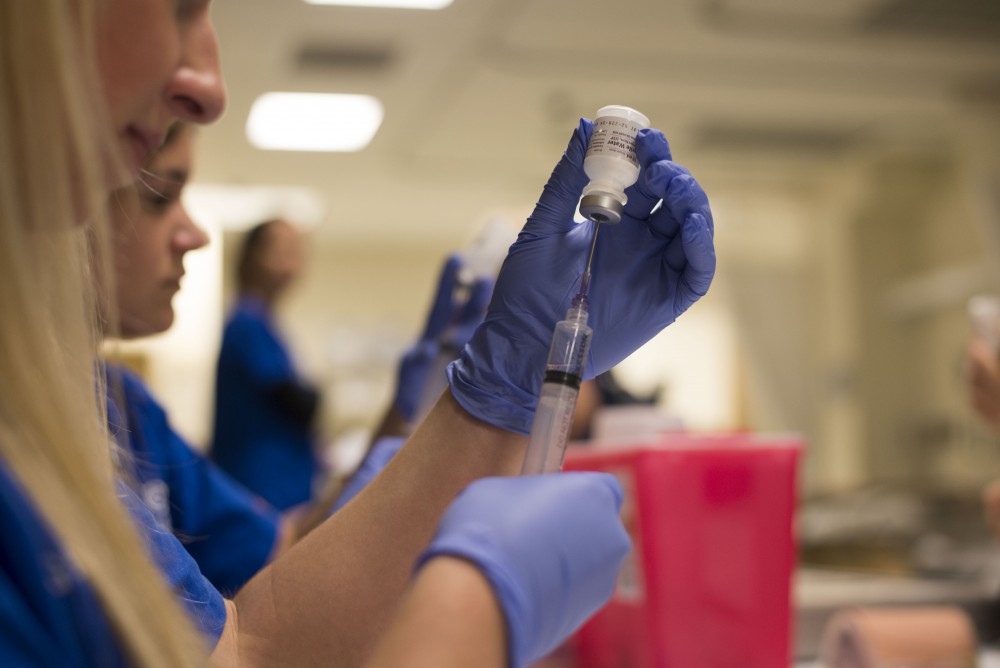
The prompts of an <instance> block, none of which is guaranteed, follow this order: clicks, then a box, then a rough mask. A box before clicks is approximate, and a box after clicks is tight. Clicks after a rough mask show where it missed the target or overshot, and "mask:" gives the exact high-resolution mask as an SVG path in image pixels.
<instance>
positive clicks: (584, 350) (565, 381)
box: [521, 308, 592, 475]
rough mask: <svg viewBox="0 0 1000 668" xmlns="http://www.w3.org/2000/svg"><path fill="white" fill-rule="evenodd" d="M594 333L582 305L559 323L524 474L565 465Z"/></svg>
mask: <svg viewBox="0 0 1000 668" xmlns="http://www.w3.org/2000/svg"><path fill="white" fill-rule="evenodd" d="M591 334H592V331H591V329H590V327H588V326H587V312H586V311H585V310H584V309H582V308H571V309H570V311H569V313H568V314H567V315H566V319H565V320H560V321H559V322H557V323H556V327H555V331H554V332H553V334H552V346H551V347H550V348H549V359H548V363H547V364H546V367H545V378H544V380H543V382H542V392H541V394H540V396H539V398H538V407H537V408H536V409H535V419H534V421H533V422H532V423H531V435H530V437H529V440H528V453H527V455H526V456H525V458H524V466H523V467H522V468H521V475H537V474H541V473H551V472H554V471H558V470H559V469H560V468H562V460H563V455H564V454H565V452H566V443H567V442H568V441H569V434H570V428H571V427H572V424H573V412H574V411H575V409H576V397H577V395H578V394H579V393H580V381H581V379H582V378H583V371H584V368H585V367H586V364H587V354H588V353H589V352H590V337H591Z"/></svg>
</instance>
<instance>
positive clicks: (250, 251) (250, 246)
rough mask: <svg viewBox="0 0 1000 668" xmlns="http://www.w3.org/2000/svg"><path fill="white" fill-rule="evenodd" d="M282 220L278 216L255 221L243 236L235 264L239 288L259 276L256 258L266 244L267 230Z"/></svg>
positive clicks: (252, 282) (252, 281)
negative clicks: (258, 221) (260, 221)
mask: <svg viewBox="0 0 1000 668" xmlns="http://www.w3.org/2000/svg"><path fill="white" fill-rule="evenodd" d="M281 222H283V221H282V220H281V219H280V218H272V219H271V220H265V221H264V222H262V223H257V224H256V225H254V226H253V227H252V228H250V231H249V232H247V233H246V234H245V235H244V236H243V245H242V246H241V247H240V255H239V259H238V260H237V264H236V279H237V281H238V282H239V287H240V290H246V289H247V287H249V286H251V285H253V284H254V283H255V282H256V281H258V280H259V278H260V270H259V267H258V258H259V257H260V253H261V251H262V250H263V249H264V248H265V247H266V246H267V230H268V229H269V228H270V227H271V226H272V225H276V224H278V223H281Z"/></svg>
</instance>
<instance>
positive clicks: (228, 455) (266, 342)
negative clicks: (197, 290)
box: [211, 219, 323, 510]
mask: <svg viewBox="0 0 1000 668" xmlns="http://www.w3.org/2000/svg"><path fill="white" fill-rule="evenodd" d="M304 264H305V255H304V244H303V239H302V235H301V233H300V232H299V230H298V229H296V228H295V226H294V225H292V224H291V223H289V222H288V221H286V220H280V219H278V220H269V221H266V222H263V223H260V224H258V225H256V226H255V227H253V228H252V229H251V230H250V231H249V232H247V234H246V236H245V237H244V238H243V245H242V247H241V249H240V254H239V257H238V260H237V287H238V290H239V294H238V296H237V299H236V304H235V306H234V307H233V309H232V311H231V313H230V315H229V318H228V320H227V321H226V325H225V329H224V331H223V334H222V347H221V349H220V350H219V359H218V366H217V368H216V384H215V419H214V431H213V437H212V446H211V457H212V459H213V460H215V462H216V463H217V464H218V465H219V467H220V468H222V470H224V471H226V472H227V473H228V474H229V475H231V476H232V477H233V478H235V479H236V480H238V481H240V482H241V483H242V484H243V485H245V486H246V487H248V488H249V489H251V490H253V491H254V492H256V493H257V494H259V495H260V496H262V497H263V498H264V499H266V500H267V501H268V502H269V503H270V504H271V505H273V506H274V507H276V508H278V509H279V510H287V509H289V508H292V507H293V506H297V505H299V504H302V503H306V502H307V501H309V500H310V499H311V498H312V496H313V485H314V484H316V482H317V477H318V476H319V474H320V473H321V472H322V470H323V468H322V466H321V464H320V458H319V456H318V453H317V443H316V437H315V431H314V426H315V422H316V418H317V414H318V412H319V407H320V393H319V390H318V389H317V388H316V387H315V386H314V385H312V384H311V383H310V382H308V381H307V380H305V378H304V377H303V376H302V375H301V374H300V373H299V371H297V370H296V368H295V364H294V362H293V359H292V354H291V351H290V350H289V347H288V344H287V342H286V340H285V337H284V335H283V334H282V333H281V330H280V327H279V325H278V322H277V318H276V313H275V309H276V306H277V304H278V302H279V301H280V300H281V298H282V297H283V296H284V295H285V294H286V293H287V291H288V289H289V288H290V287H291V285H292V284H293V283H294V282H295V280H296V279H297V278H298V277H299V275H300V274H301V273H302V270H303V267H304Z"/></svg>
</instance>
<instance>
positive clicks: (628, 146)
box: [585, 116, 643, 167]
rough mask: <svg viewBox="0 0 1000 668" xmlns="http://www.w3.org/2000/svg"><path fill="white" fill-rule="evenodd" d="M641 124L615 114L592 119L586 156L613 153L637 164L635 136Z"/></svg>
mask: <svg viewBox="0 0 1000 668" xmlns="http://www.w3.org/2000/svg"><path fill="white" fill-rule="evenodd" d="M642 127H643V126H642V125H639V124H638V123H633V122H632V121H629V120H626V119H624V118H618V117H616V116H603V117H601V118H598V119H597V120H595V121H594V133H593V135H591V137H590V144H588V145H587V155H586V156H585V157H586V158H590V157H592V156H596V155H608V154H614V155H618V156H620V157H622V158H625V159H626V160H628V161H629V162H631V163H632V164H633V165H634V166H636V167H638V166H639V161H638V160H637V159H636V157H635V136H636V135H637V134H639V130H641V129H642Z"/></svg>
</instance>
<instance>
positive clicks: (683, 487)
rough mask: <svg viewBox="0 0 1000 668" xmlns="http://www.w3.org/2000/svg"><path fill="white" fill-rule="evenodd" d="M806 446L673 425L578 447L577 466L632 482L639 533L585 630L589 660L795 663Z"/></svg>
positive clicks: (692, 665)
mask: <svg viewBox="0 0 1000 668" xmlns="http://www.w3.org/2000/svg"><path fill="white" fill-rule="evenodd" d="M802 446H803V442H802V440H801V439H800V438H797V437H787V436H755V435H725V436H693V435H669V436H664V437H663V438H662V439H661V440H659V441H657V442H655V443H653V444H644V445H642V446H637V447H634V448H622V447H620V446H615V449H614V450H607V451H601V450H599V449H598V450H590V449H583V448H580V449H574V448H570V450H569V451H568V453H567V457H566V464H565V468H566V470H597V471H607V472H609V473H613V474H615V475H617V476H618V477H619V479H620V480H621V481H622V485H623V487H624V488H625V502H624V505H623V507H622V513H623V516H624V519H625V523H626V526H627V527H628V529H629V532H630V533H631V535H632V540H633V543H634V548H633V551H632V553H631V554H630V556H629V557H628V558H627V559H626V562H625V565H624V566H623V568H622V572H621V574H620V576H619V579H618V584H617V587H616V590H615V593H614V595H613V596H612V598H611V601H610V602H609V603H608V604H607V605H606V606H605V607H604V608H603V609H602V610H601V611H599V612H598V613H597V615H595V616H594V617H593V618H592V619H591V620H590V621H589V622H588V623H587V624H585V625H584V626H583V627H582V628H581V629H580V631H579V632H578V633H577V635H576V637H575V639H574V645H575V649H576V654H577V663H578V665H579V667H580V668H625V667H627V668H733V667H735V666H739V667H740V668H776V667H778V666H788V665H789V662H790V647H789V645H790V641H791V632H792V628H791V624H792V605H791V581H792V575H793V570H794V567H795V553H796V548H795V540H794V535H793V518H794V513H795V507H796V501H797V494H796V474H797V467H798V460H799V455H800V453H801V450H802Z"/></svg>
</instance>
